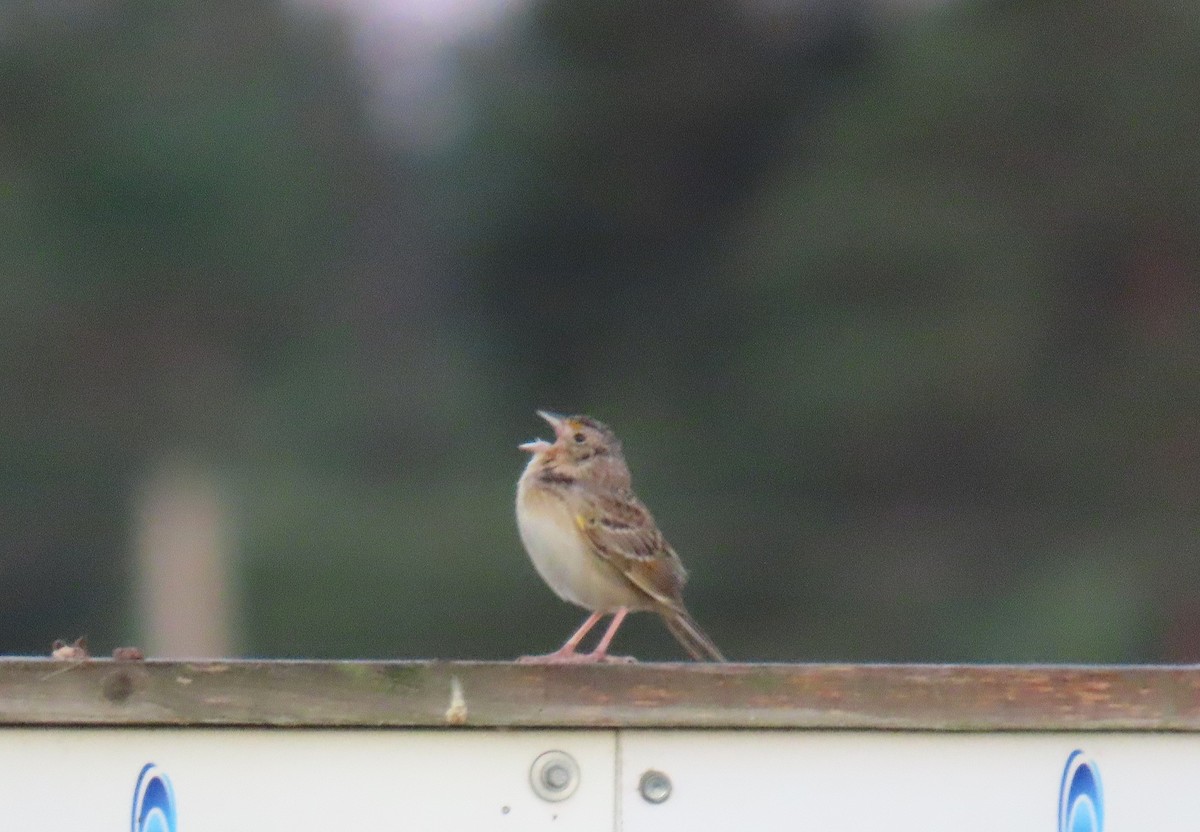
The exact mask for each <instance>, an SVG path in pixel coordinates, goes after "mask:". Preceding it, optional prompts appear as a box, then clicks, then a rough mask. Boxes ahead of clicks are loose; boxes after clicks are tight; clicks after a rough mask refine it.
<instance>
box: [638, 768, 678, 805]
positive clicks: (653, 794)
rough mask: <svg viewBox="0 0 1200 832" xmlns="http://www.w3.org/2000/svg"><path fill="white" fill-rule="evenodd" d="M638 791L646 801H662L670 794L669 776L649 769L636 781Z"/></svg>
mask: <svg viewBox="0 0 1200 832" xmlns="http://www.w3.org/2000/svg"><path fill="white" fill-rule="evenodd" d="M638 791H639V792H641V793H642V799H644V800H645V801H646V802H647V803H662V802H663V801H664V800H666V799H667V798H668V797H670V796H671V778H670V777H668V776H667V775H665V774H663V773H662V772H661V771H655V770H654V769H650V770H649V771H647V772H646V773H645V774H643V775H642V779H641V780H639V781H638Z"/></svg>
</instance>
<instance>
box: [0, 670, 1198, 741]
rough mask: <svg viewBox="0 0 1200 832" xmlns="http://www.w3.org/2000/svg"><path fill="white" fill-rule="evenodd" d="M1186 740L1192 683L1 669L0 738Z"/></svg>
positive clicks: (760, 674)
mask: <svg viewBox="0 0 1200 832" xmlns="http://www.w3.org/2000/svg"><path fill="white" fill-rule="evenodd" d="M14 725H113V726H118V725H131V726H134V725H136V726H145V725H174V726H189V725H191V726H204V725H229V726H236V725H255V726H311V727H330V726H364V727H385V726H391V727H433V726H446V725H455V726H458V725H464V726H468V727H472V726H473V727H491V728H523V727H572V728H598V727H630V728H634V727H636V728H813V729H884V730H887V729H892V730H916V731H1200V667H1197V666H1188V667H1179V666H1048V665H1047V666H980V665H829V664H807V665H781V664H756V665H745V664H727V665H703V664H629V665H606V666H544V665H520V664H508V663H491V662H446V661H418V662H366V661H330V662H318V661H212V662H209V661H206V662H162V661H146V662H140V661H112V660H108V659H97V660H89V661H85V662H78V663H76V662H63V661H49V660H41V659H20V658H15V659H0V726H14Z"/></svg>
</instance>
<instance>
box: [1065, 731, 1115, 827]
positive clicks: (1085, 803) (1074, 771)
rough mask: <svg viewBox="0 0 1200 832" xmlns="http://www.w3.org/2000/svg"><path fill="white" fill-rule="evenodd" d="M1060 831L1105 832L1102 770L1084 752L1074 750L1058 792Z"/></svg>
mask: <svg viewBox="0 0 1200 832" xmlns="http://www.w3.org/2000/svg"><path fill="white" fill-rule="evenodd" d="M1058 832H1104V790H1103V789H1102V788H1101V787H1100V769H1099V768H1098V767H1097V766H1096V763H1095V762H1094V761H1093V760H1092V759H1090V758H1089V757H1088V756H1087V755H1086V754H1084V753H1083V752H1082V751H1078V750H1076V751H1072V752H1071V756H1069V757H1067V765H1066V768H1064V769H1063V776H1062V785H1061V786H1060V787H1059V790H1058Z"/></svg>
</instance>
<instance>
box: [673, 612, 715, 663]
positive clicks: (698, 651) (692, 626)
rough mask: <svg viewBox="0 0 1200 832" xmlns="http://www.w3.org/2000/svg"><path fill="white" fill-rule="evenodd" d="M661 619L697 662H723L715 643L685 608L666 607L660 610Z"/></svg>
mask: <svg viewBox="0 0 1200 832" xmlns="http://www.w3.org/2000/svg"><path fill="white" fill-rule="evenodd" d="M662 617H663V621H664V622H665V623H666V625H667V629H668V630H670V631H671V635H673V636H675V639H676V640H677V641H678V642H679V643H680V644H681V645H683V649H684V650H686V651H687V652H688V655H689V656H691V657H692V658H693V659H695V660H696V661H698V662H704V661H709V662H723V661H725V657H724V656H723V655H721V651H720V650H718V649H717V645H715V644H713V640H712V639H711V638H709V637H708V636H707V635H705V634H704V631H703V630H701V629H700V625H699V624H697V623H696V622H695V621H694V620H693V619H692V617H691V616H690V615H688V612H687V610H685V609H682V608H679V609H667V610H663V611H662Z"/></svg>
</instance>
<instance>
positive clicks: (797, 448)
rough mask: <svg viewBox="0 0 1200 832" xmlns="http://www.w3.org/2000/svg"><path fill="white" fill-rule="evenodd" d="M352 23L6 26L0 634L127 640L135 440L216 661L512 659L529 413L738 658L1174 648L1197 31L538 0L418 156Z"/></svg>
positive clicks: (539, 591) (1054, 16)
mask: <svg viewBox="0 0 1200 832" xmlns="http://www.w3.org/2000/svg"><path fill="white" fill-rule="evenodd" d="M834 9H836V11H835V10H834ZM353 31H354V30H353V28H352V25H351V23H350V22H349V21H348V20H346V19H343V18H339V17H337V16H335V15H333V14H328V13H322V14H318V13H316V12H314V11H313V10H312V9H310V8H308V7H300V6H291V5H287V4H284V3H282V2H271V1H270V0H250V2H243V3H237V4H225V3H201V2H184V3H177V4H173V5H168V6H165V7H164V6H163V5H162V4H152V3H144V2H138V1H136V0H112V1H111V2H104V3H85V2H65V3H56V4H44V3H39V2H34V1H33V0H25V2H13V3H9V4H6V5H5V6H4V7H3V9H0V232H2V233H0V389H2V390H3V401H4V406H3V408H0V652H38V653H40V652H43V651H44V649H45V648H46V646H47V645H48V644H49V642H50V641H51V640H52V639H54V638H56V637H69V636H73V635H76V634H79V633H84V632H86V633H88V634H89V636H90V637H91V639H92V641H93V643H101V644H106V645H107V644H113V643H116V642H119V641H130V640H137V639H140V638H144V637H145V635H146V634H145V631H144V628H145V622H144V621H143V620H142V619H141V617H140V614H139V611H138V610H139V608H138V606H137V604H136V602H135V597H134V596H135V593H134V591H133V589H132V587H133V586H134V585H135V584H136V579H137V578H136V575H135V572H136V566H135V561H134V558H133V554H132V552H133V549H134V548H135V545H136V544H135V537H136V534H135V518H136V516H137V510H138V505H139V502H138V501H139V494H141V493H142V489H143V488H144V485H145V483H146V482H147V480H149V479H151V478H152V477H153V475H154V472H155V471H158V470H161V469H162V467H163V466H164V465H167V466H169V465H171V464H175V463H178V462H179V461H183V462H184V463H185V464H186V465H188V466H191V467H192V468H195V469H198V470H203V471H206V472H209V474H210V475H211V476H212V477H213V478H214V481H216V482H217V483H219V486H220V494H221V499H222V504H223V505H224V506H225V507H226V510H227V514H228V517H227V523H228V537H229V539H230V541H231V543H230V545H231V549H232V552H233V554H234V558H235V564H236V575H237V580H238V587H237V597H238V598H239V612H238V614H237V621H236V627H237V633H238V640H239V643H240V647H239V648H238V651H239V652H241V653H243V654H257V655H287V656H383V657H392V656H431V655H436V656H445V657H478V658H501V657H509V656H512V655H514V654H518V653H522V652H531V651H536V650H546V649H550V648H552V647H554V646H556V644H557V642H558V641H559V640H560V639H561V638H563V637H565V636H566V635H567V633H568V632H569V631H570V629H571V628H572V627H573V626H574V625H575V623H577V619H578V618H580V617H581V616H580V614H579V613H578V612H577V611H574V610H572V609H569V608H567V607H566V606H565V605H564V604H562V603H561V602H559V601H558V600H557V599H555V598H554V597H553V595H552V594H551V593H550V592H549V590H547V589H545V588H544V587H543V586H542V585H541V583H540V581H539V580H538V578H537V576H536V575H535V574H534V572H533V570H532V567H531V566H530V565H529V564H528V562H527V560H526V558H525V556H524V554H523V552H522V551H521V548H520V543H519V542H518V540H517V537H516V532H515V527H514V524H513V520H512V498H513V486H514V483H515V480H516V477H517V475H518V474H519V472H520V469H521V467H522V466H523V464H524V461H525V460H524V458H523V455H522V454H520V453H519V452H518V451H517V450H516V449H515V445H516V444H517V443H518V442H520V441H523V440H525V439H528V438H530V437H531V436H532V435H535V434H536V433H537V432H539V431H541V432H543V433H544V427H543V426H541V425H540V424H539V423H538V421H537V420H536V419H535V417H534V416H533V413H532V411H533V410H534V408H535V407H551V408H557V409H563V410H568V411H585V412H589V413H591V414H593V415H595V416H597V417H600V418H602V419H604V420H606V421H608V422H609V423H610V424H612V425H613V426H614V427H615V428H616V430H617V431H618V433H619V434H620V435H621V436H622V437H623V439H624V441H625V445H626V450H627V453H628V456H629V457H630V460H631V463H632V465H633V467H634V472H635V476H636V480H637V484H638V488H639V491H640V493H641V494H642V496H643V498H644V499H645V500H646V501H647V502H648V503H649V504H650V505H651V507H652V508H653V509H654V511H655V513H656V515H657V517H658V519H659V521H660V524H661V525H662V526H663V528H664V530H665V531H666V532H667V534H668V536H669V537H670V538H671V540H672V542H673V543H674V544H675V546H676V548H677V549H678V550H679V551H680V552H681V554H682V555H683V557H684V559H685V562H686V563H687V564H688V565H689V567H690V568H691V572H692V581H691V583H690V585H689V596H688V597H689V605H690V606H691V607H692V609H693V612H694V613H695V614H696V616H697V617H698V618H699V619H700V620H701V621H702V622H704V624H705V626H706V627H707V629H709V630H710V631H711V632H712V634H713V635H714V637H715V638H716V640H717V641H718V643H720V644H721V645H722V646H723V647H724V648H725V649H726V651H727V652H728V653H729V654H730V655H732V656H734V657H737V658H745V659H779V660H814V659H842V660H892V659H895V660H900V659H919V660H1067V661H1085V660H1086V661H1092V660H1097V661H1153V660H1192V661H1194V660H1197V659H1200V624H1197V623H1196V622H1198V621H1200V600H1198V599H1200V558H1197V554H1198V552H1197V540H1198V536H1200V496H1198V495H1200V491H1198V489H1197V487H1196V482H1197V481H1198V479H1200V417H1198V416H1197V414H1198V413H1200V314H1198V313H1200V280H1197V274H1200V234H1198V233H1197V227H1196V219H1195V218H1196V217H1197V216H1200V180H1197V178H1196V176H1195V171H1196V170H1197V169H1200V144H1197V142H1196V138H1195V137H1196V135H1197V131H1198V129H1200V98H1198V97H1197V96H1196V94H1195V91H1196V90H1197V89H1200V53H1198V52H1197V51H1196V49H1195V44H1196V43H1197V42H1200V6H1197V5H1196V4H1194V3H1191V2H1185V3H1175V2H1166V0H1152V2H1141V3H1132V2H1114V1H1112V0H1109V1H1107V2H1103V1H1102V2H1088V3H1084V2H1075V0H1067V2H1063V1H1062V0H1057V1H1056V2H1048V1H1047V2H1021V3H1016V2H967V1H966V0H964V1H963V2H952V3H947V4H945V5H943V6H940V7H935V8H929V9H926V10H924V11H921V12H909V13H904V14H900V13H895V12H893V13H890V14H888V13H884V12H883V11H882V10H881V9H880V8H877V7H875V6H873V5H872V4H870V3H863V4H845V5H842V6H839V5H837V4H831V5H830V7H829V8H826V7H825V6H824V5H822V4H809V3H795V4H788V3H764V4H754V3H743V2H721V1H719V0H691V2H678V0H654V1H653V2H645V0H638V2H633V0H628V2H626V1H624V0H622V2H600V0H574V1H573V2H564V1H563V0H534V2H532V3H530V4H529V5H527V6H524V7H519V8H516V9H514V11H513V12H512V14H510V15H509V16H508V17H507V18H505V19H504V20H503V21H501V23H500V24H499V25H498V26H497V27H495V28H493V29H489V30H488V31H487V32H485V33H483V34H482V35H479V36H478V37H475V38H474V39H472V40H469V41H466V42H463V43H461V44H460V45H459V46H458V47H457V50H456V51H455V52H454V53H453V54H452V55H451V57H452V58H453V60H454V62H455V72H454V73H453V84H452V85H450V86H447V87H446V88H444V89H441V90H440V91H439V92H438V93H437V94H438V95H439V96H441V97H442V99H443V100H441V101H440V102H435V103H443V104H447V108H448V110H449V111H451V112H454V113H456V114H457V116H456V119H455V120H454V121H453V123H452V124H451V125H450V129H448V130H446V131H445V133H444V135H443V136H442V139H441V141H440V142H438V143H436V144H433V145H423V146H420V147H416V146H410V145H409V144H406V143H405V142H404V141H402V140H399V139H397V137H396V136H394V135H390V134H388V132H387V131H386V130H384V129H383V128H382V127H381V126H380V125H381V124H387V123H388V119H379V118H376V117H375V116H376V115H377V114H373V113H372V112H371V105H370V103H369V102H370V101H371V95H370V86H369V85H370V83H371V81H370V78H369V76H368V74H367V73H366V71H365V69H363V67H362V65H361V64H360V62H358V61H357V59H356V50H355V48H354V44H355V40H354V37H353ZM406 117H410V116H406V114H405V113H396V114H392V122H393V123H394V122H395V121H396V120H397V119H399V120H400V121H401V122H402V121H403V119H404V118H406ZM411 117H414V118H415V116H411ZM621 642H622V648H623V649H627V650H630V651H632V652H636V653H638V654H639V655H643V656H646V657H676V656H677V651H676V649H675V648H674V646H673V644H672V643H671V641H670V639H669V637H668V636H666V635H665V634H664V633H663V632H662V630H661V627H660V626H659V625H658V624H657V622H655V621H653V620H640V619H634V620H632V621H631V625H630V626H629V630H628V632H627V633H625V634H624V635H622V637H621Z"/></svg>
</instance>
